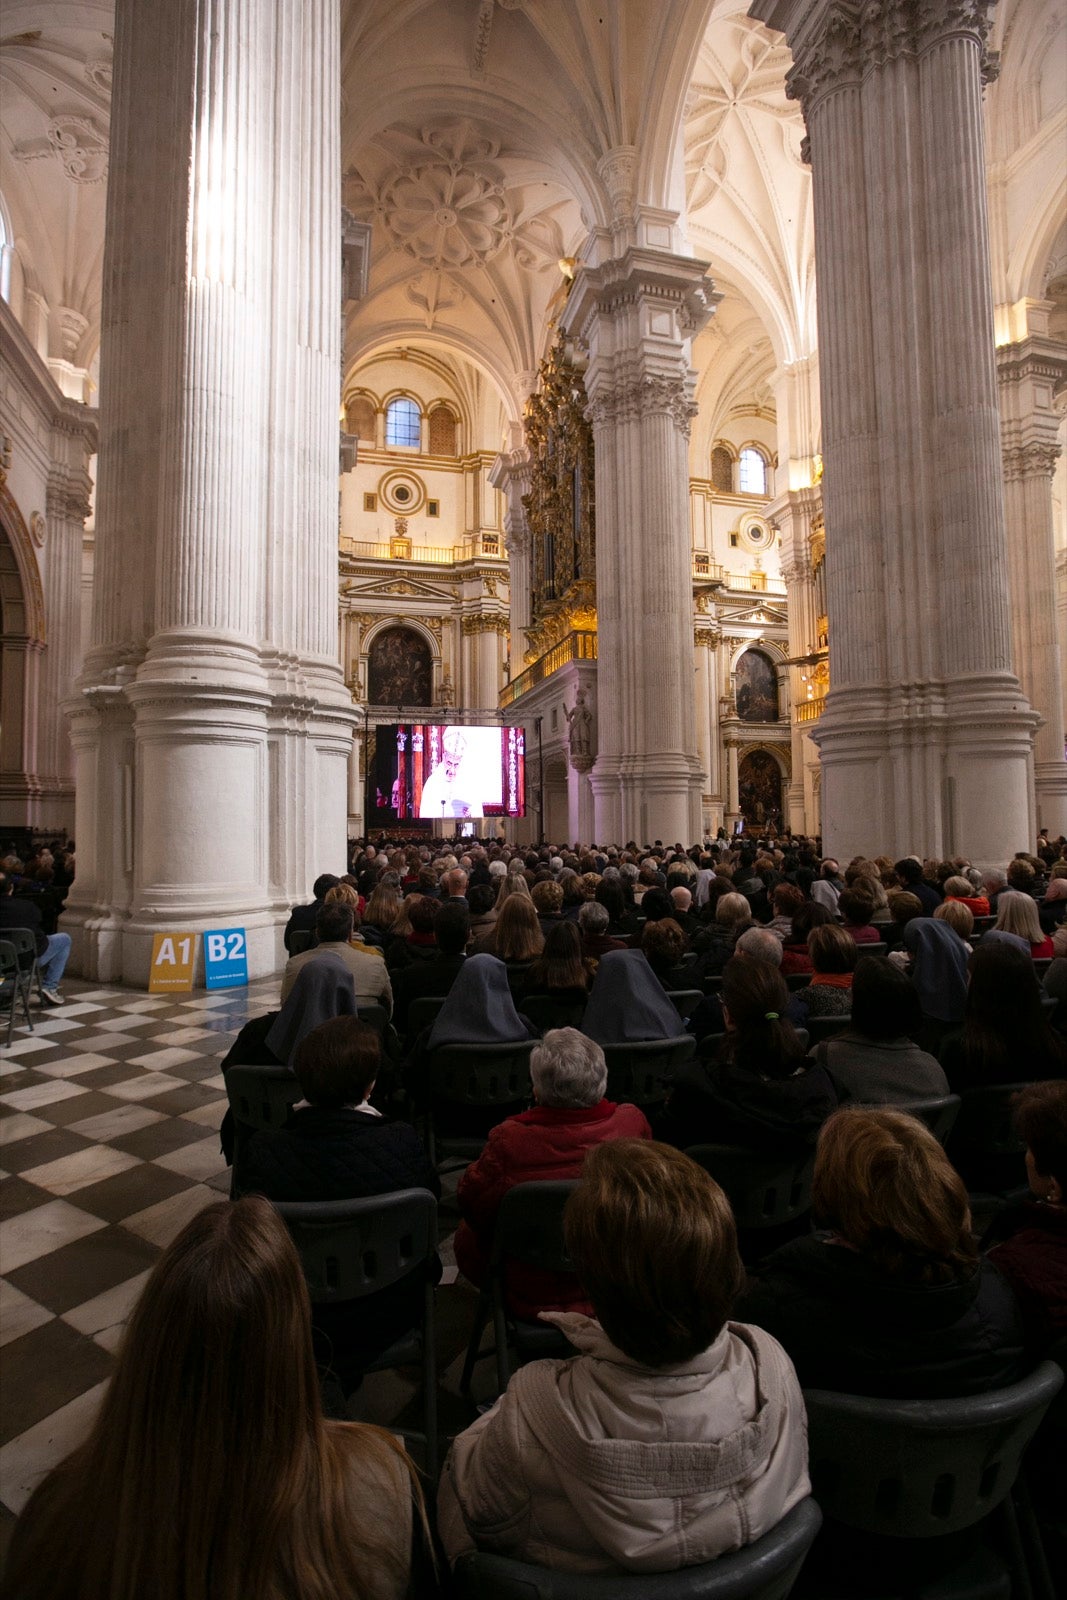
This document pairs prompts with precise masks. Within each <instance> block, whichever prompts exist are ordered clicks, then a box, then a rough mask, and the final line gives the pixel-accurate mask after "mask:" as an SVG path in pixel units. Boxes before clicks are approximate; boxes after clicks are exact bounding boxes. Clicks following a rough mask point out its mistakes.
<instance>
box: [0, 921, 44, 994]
mask: <svg viewBox="0 0 1067 1600" xmlns="http://www.w3.org/2000/svg"><path fill="white" fill-rule="evenodd" d="M4 938H5V939H6V940H7V942H8V943H9V944H13V945H14V946H15V952H16V954H17V955H18V958H19V966H20V967H21V969H22V971H23V972H24V973H25V975H26V992H27V994H28V993H30V991H31V990H33V989H34V988H36V990H37V1001H38V1004H40V1005H43V1004H44V984H43V983H42V981H41V964H40V961H39V960H38V958H37V935H36V934H35V933H34V931H33V929H32V928H5V929H4ZM27 957H29V959H28V960H27V959H26V958H27Z"/></svg>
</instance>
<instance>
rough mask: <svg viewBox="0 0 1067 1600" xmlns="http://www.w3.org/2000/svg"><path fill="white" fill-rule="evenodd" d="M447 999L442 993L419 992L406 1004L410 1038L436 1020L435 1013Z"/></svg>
mask: <svg viewBox="0 0 1067 1600" xmlns="http://www.w3.org/2000/svg"><path fill="white" fill-rule="evenodd" d="M447 999H448V996H447V995H444V994H420V995H419V996H418V998H417V999H415V1000H412V1001H411V1002H410V1003H409V1005H408V1023H407V1031H408V1035H409V1037H411V1038H414V1037H415V1036H416V1035H417V1034H420V1033H421V1032H422V1030H423V1028H428V1027H429V1026H430V1024H431V1022H435V1021H436V1020H437V1013H438V1012H439V1011H440V1009H441V1007H442V1006H443V1005H444V1003H445V1001H446V1000H447Z"/></svg>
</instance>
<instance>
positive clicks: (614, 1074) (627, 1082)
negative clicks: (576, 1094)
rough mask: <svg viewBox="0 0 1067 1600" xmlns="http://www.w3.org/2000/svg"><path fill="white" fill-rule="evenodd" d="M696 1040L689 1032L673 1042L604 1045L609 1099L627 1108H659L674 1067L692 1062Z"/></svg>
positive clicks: (646, 1041) (646, 1040)
mask: <svg viewBox="0 0 1067 1600" xmlns="http://www.w3.org/2000/svg"><path fill="white" fill-rule="evenodd" d="M695 1051H696V1040H695V1039H694V1038H693V1036H692V1034H691V1033H682V1034H679V1035H678V1036H677V1037H676V1038H674V1039H642V1040H640V1041H638V1042H636V1043H634V1044H607V1045H605V1046H604V1057H605V1059H606V1061H607V1064H608V1088H607V1095H608V1099H609V1100H620V1101H623V1102H625V1103H626V1104H628V1105H635V1106H655V1105H659V1104H660V1103H661V1102H662V1101H663V1100H664V1099H665V1098H666V1095H667V1089H668V1087H669V1084H668V1080H669V1078H670V1075H671V1073H672V1071H673V1069H674V1068H675V1067H679V1066H681V1064H682V1062H683V1061H689V1060H691V1059H692V1057H693V1055H694V1053H695Z"/></svg>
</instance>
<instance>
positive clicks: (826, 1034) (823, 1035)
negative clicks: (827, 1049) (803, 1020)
mask: <svg viewBox="0 0 1067 1600" xmlns="http://www.w3.org/2000/svg"><path fill="white" fill-rule="evenodd" d="M851 1026H852V1018H851V1016H846V1017H809V1018H808V1021H807V1030H808V1038H809V1039H810V1040H811V1042H812V1044H818V1043H819V1042H820V1040H822V1039H833V1038H835V1037H836V1036H837V1035H838V1034H839V1033H844V1032H845V1029H846V1028H850V1027H851Z"/></svg>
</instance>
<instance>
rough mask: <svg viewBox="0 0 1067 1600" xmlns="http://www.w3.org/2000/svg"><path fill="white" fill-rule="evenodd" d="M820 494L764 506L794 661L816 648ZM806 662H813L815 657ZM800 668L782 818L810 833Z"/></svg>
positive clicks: (796, 493) (794, 495) (793, 693)
mask: <svg viewBox="0 0 1067 1600" xmlns="http://www.w3.org/2000/svg"><path fill="white" fill-rule="evenodd" d="M821 507H822V496H821V494H820V492H819V490H818V489H817V488H806V489H794V490H791V491H788V492H787V493H785V494H783V495H781V496H780V497H779V498H778V500H776V501H775V502H774V503H773V504H772V505H771V506H769V507H768V516H769V517H770V518H771V520H772V521H773V522H774V524H775V526H776V527H777V528H778V530H779V533H780V534H781V538H782V577H783V578H784V579H785V593H786V604H787V607H788V629H789V633H788V637H789V655H790V657H791V659H792V660H793V661H794V662H798V661H800V660H801V659H802V658H803V657H805V656H809V657H814V654H815V652H816V651H817V649H818V637H817V626H816V624H817V616H818V604H817V600H816V594H815V574H814V571H813V565H812V551H811V534H812V525H813V523H815V522H816V519H817V518H819V517H821V514H822V513H821ZM811 665H814V660H813V661H812V663H811ZM802 670H803V669H802V667H801V666H799V665H794V666H791V667H789V668H787V671H788V674H789V700H790V724H789V735H790V752H791V757H792V760H791V768H792V776H791V778H790V780H789V785H788V788H787V791H786V804H785V820H786V821H787V822H788V825H789V827H790V828H791V829H792V830H793V832H794V833H812V832H814V818H813V817H811V816H809V815H808V808H807V805H806V801H805V782H804V778H805V770H806V768H807V766H808V764H809V763H810V762H811V761H812V759H813V757H814V756H815V755H816V754H817V752H815V751H813V749H812V746H811V743H810V740H809V738H808V735H809V733H810V732H811V730H812V728H813V726H814V724H813V723H810V722H804V723H802V722H800V721H799V720H798V713H799V710H800V707H801V706H803V705H805V704H806V703H807V700H808V681H810V667H809V669H808V670H809V678H808V680H807V681H805V679H804V678H803V676H802Z"/></svg>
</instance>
